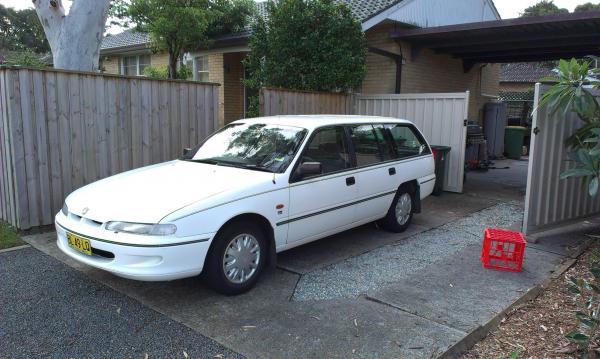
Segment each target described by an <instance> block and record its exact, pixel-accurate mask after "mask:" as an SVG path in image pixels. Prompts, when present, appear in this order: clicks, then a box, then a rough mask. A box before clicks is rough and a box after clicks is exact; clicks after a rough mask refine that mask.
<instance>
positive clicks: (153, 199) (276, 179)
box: [55, 115, 435, 294]
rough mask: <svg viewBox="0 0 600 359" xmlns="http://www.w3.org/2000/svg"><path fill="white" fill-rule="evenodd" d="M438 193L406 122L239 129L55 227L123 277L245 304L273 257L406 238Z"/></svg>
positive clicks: (77, 207) (103, 193)
mask: <svg viewBox="0 0 600 359" xmlns="http://www.w3.org/2000/svg"><path fill="white" fill-rule="evenodd" d="M434 182H435V174H434V159H433V156H432V153H431V149H430V147H429V145H428V144H427V142H426V141H425V139H424V138H423V136H422V134H421V133H420V132H419V130H418V129H417V128H416V127H415V126H414V125H413V124H412V123H411V122H409V121H405V120H398V119H393V118H383V117H365V116H328V115H327V116H326V115H323V116H278V117H264V118H255V119H247V120H239V121H235V122H233V123H231V124H229V125H227V126H225V127H224V128H222V129H220V130H219V131H217V132H215V133H214V134H213V135H212V136H210V137H209V138H208V139H206V140H205V141H204V142H203V143H201V144H199V145H198V146H197V147H195V148H194V149H186V150H185V151H184V156H183V157H182V158H181V159H178V160H174V161H170V162H165V163H160V164H156V165H152V166H147V167H143V168H139V169H135V170H132V171H128V172H125V173H121V174H119V175H116V176H112V177H109V178H106V179H103V180H100V181H97V182H95V183H92V184H89V185H87V186H85V187H82V188H80V189H78V190H76V191H74V192H73V193H71V194H70V195H69V196H68V197H67V199H66V201H65V204H64V207H63V209H62V210H61V211H60V212H59V213H58V214H57V215H56V219H55V221H56V231H57V235H58V246H59V248H60V249H61V250H62V251H63V252H65V253H66V254H68V255H69V256H71V257H73V258H75V259H76V260H78V261H80V262H83V263H85V264H88V265H90V266H93V267H96V268H100V269H103V270H106V271H109V272H111V273H114V274H116V275H118V276H121V277H125V278H130V279H137V280H145V281H165V280H174V279H178V278H184V277H191V276H196V275H198V274H200V273H202V274H203V276H204V277H205V279H206V281H207V282H208V283H209V284H210V286H211V287H212V288H214V289H215V290H217V291H219V292H221V293H225V294H237V293H242V292H244V291H246V290H248V289H250V288H251V287H252V286H253V285H254V284H255V283H256V281H257V279H258V277H259V275H260V274H261V272H262V271H263V269H264V268H265V265H267V264H273V263H274V262H275V257H276V253H277V252H281V251H284V250H287V249H290V248H293V247H296V246H299V245H302V244H304V243H308V242H312V241H315V240H317V239H319V238H323V237H326V236H329V235H332V234H334V233H338V232H342V231H344V230H347V229H350V228H353V227H356V226H360V225H362V224H364V223H368V222H371V221H376V220H378V221H379V223H380V225H381V226H383V227H384V228H386V229H388V230H391V231H395V232H401V231H404V230H405V229H406V228H407V227H408V226H409V224H410V221H411V218H412V215H413V213H415V212H419V211H420V204H421V199H423V198H425V197H426V196H428V195H429V194H431V192H432V190H433V187H434Z"/></svg>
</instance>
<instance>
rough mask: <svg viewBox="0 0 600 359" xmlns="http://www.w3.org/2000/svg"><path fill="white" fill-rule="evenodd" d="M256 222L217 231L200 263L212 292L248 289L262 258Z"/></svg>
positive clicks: (262, 243) (263, 242)
mask: <svg viewBox="0 0 600 359" xmlns="http://www.w3.org/2000/svg"><path fill="white" fill-rule="evenodd" d="M265 238H266V237H265V235H264V232H263V230H262V229H261V228H260V227H259V226H257V225H256V224H253V223H249V222H239V223H233V224H231V225H228V227H227V228H224V230H223V231H222V232H221V233H219V234H217V237H216V238H215V239H214V244H213V247H212V248H211V251H210V253H209V255H208V256H207V258H206V263H205V264H204V268H205V271H204V273H205V276H206V279H207V282H208V284H209V285H210V287H211V288H213V289H214V290H215V291H217V292H219V293H222V294H227V295H234V294H241V293H244V292H246V291H248V290H249V289H250V288H252V287H253V286H254V285H255V284H256V282H257V280H258V277H259V276H260V274H261V273H262V270H263V268H264V264H265V261H266V240H265Z"/></svg>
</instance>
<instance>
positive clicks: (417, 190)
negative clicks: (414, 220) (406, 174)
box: [398, 179, 421, 213]
mask: <svg viewBox="0 0 600 359" xmlns="http://www.w3.org/2000/svg"><path fill="white" fill-rule="evenodd" d="M401 189H405V190H406V191H408V192H409V193H412V194H413V196H412V199H413V203H412V204H413V213H421V186H419V181H417V180H416V179H414V180H412V181H407V182H404V183H402V184H401V185H400V186H399V187H398V190H401Z"/></svg>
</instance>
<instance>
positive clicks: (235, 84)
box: [222, 52, 246, 123]
mask: <svg viewBox="0 0 600 359" xmlns="http://www.w3.org/2000/svg"><path fill="white" fill-rule="evenodd" d="M245 57H246V54H245V53H243V52H232V53H227V54H224V64H225V69H224V70H225V75H224V77H225V81H224V82H223V86H222V87H223V89H224V94H223V96H224V97H223V99H224V100H225V103H226V104H227V106H226V107H225V113H224V121H225V123H229V122H231V121H235V120H239V119H240V118H243V117H244V86H242V80H243V79H244V66H243V65H242V60H243V59H244V58H245Z"/></svg>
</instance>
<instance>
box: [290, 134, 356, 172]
mask: <svg viewBox="0 0 600 359" xmlns="http://www.w3.org/2000/svg"><path fill="white" fill-rule="evenodd" d="M345 136H346V134H345V132H344V128H343V127H341V126H336V127H328V128H323V129H319V130H317V131H316V132H315V134H314V135H313V137H312V139H311V141H310V143H309V144H308V145H307V147H306V150H305V151H304V153H303V155H302V158H301V159H300V163H301V164H302V163H304V162H320V163H321V168H322V172H321V173H322V174H327V173H332V172H337V171H342V170H345V169H347V168H351V167H352V161H351V159H350V152H349V151H348V146H347V144H346V141H345Z"/></svg>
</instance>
